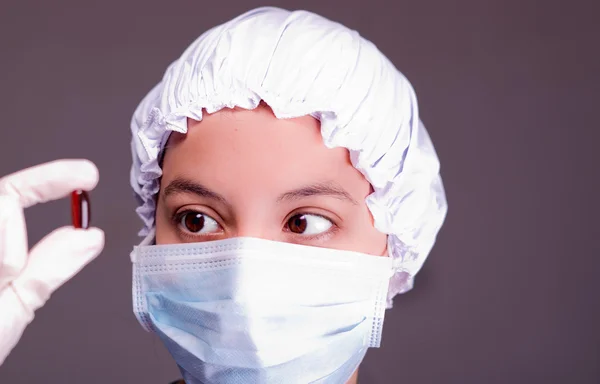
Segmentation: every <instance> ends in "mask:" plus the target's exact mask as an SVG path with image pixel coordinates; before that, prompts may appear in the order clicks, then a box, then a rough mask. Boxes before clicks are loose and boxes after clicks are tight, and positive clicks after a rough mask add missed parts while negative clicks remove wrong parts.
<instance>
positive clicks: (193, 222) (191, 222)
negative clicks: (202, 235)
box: [185, 213, 204, 232]
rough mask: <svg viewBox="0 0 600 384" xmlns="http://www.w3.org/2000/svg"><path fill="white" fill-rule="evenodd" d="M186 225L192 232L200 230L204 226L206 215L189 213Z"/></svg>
mask: <svg viewBox="0 0 600 384" xmlns="http://www.w3.org/2000/svg"><path fill="white" fill-rule="evenodd" d="M185 227H186V228H187V229H188V230H189V231H190V232H200V231H201V230H202V228H204V215H203V214H201V213H188V214H187V215H185Z"/></svg>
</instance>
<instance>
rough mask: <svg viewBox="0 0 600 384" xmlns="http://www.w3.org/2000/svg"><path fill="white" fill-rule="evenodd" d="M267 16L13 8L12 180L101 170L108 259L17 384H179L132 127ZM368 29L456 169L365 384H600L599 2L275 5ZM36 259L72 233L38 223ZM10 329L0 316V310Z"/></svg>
mask: <svg viewBox="0 0 600 384" xmlns="http://www.w3.org/2000/svg"><path fill="white" fill-rule="evenodd" d="M263 4H264V3H258V2H255V1H242V0H236V1H212V2H209V1H199V0H196V1H168V2H167V1H149V0H146V1H114V0H112V1H102V2H88V1H74V0H73V1H57V0H55V1H46V2H42V1H40V2H33V1H6V0H3V1H2V2H1V5H0V47H1V51H0V55H1V59H2V60H0V86H1V92H0V116H1V122H0V126H1V128H0V129H1V132H2V135H1V136H0V154H1V158H0V159H1V161H0V175H3V174H8V173H10V172H13V171H16V170H19V169H21V168H24V167H27V166H32V165H35V164H38V163H41V162H45V161H50V160H54V159H57V158H72V157H87V158H89V159H91V160H93V161H94V162H96V164H97V165H98V167H99V168H100V174H101V181H100V184H99V186H98V188H97V189H96V190H95V191H94V192H93V194H92V203H93V223H94V224H95V225H97V226H100V227H101V228H103V229H105V230H106V233H107V243H106V249H105V251H104V252H103V254H102V255H101V256H100V257H99V258H98V259H97V260H96V261H94V262H93V263H92V264H91V265H90V266H89V267H87V268H86V269H85V270H84V271H83V272H82V273H81V274H79V275H78V276H76V277H75V278H74V279H73V280H72V281H70V282H69V283H68V284H66V285H65V286H63V287H62V288H60V289H59V290H58V291H57V292H56V293H55V294H54V295H53V296H52V298H51V300H50V302H49V303H48V304H47V305H46V306H45V307H43V308H42V309H41V310H39V311H38V312H37V313H36V318H35V320H34V322H33V323H32V324H31V325H30V326H29V327H28V329H27V330H26V332H25V334H24V336H23V338H22V340H21V342H20V343H19V345H18V346H17V348H16V349H15V350H14V351H13V353H12V354H11V355H10V356H9V358H8V359H7V361H6V362H5V364H4V365H3V366H2V367H0V382H1V383H75V382H85V383H103V384H106V383H124V382H135V383H160V384H162V383H167V382H168V381H169V380H173V379H176V378H177V377H178V371H177V369H176V367H175V365H174V364H173V362H172V361H171V359H170V357H169V356H168V354H167V353H166V352H165V350H164V349H163V347H162V345H161V344H160V341H158V340H157V339H155V338H153V337H151V336H150V335H149V334H147V333H145V332H144V331H143V330H142V329H141V327H140V326H139V325H138V324H137V322H136V320H135V318H134V316H133V314H132V312H131V297H130V291H131V288H130V273H131V266H130V262H129V256H128V255H129V252H130V250H131V247H132V246H133V245H134V243H136V242H137V241H138V238H137V236H136V233H137V230H138V229H139V228H140V225H141V222H140V221H138V219H137V217H136V216H135V214H134V211H133V209H134V202H133V198H132V195H131V193H130V190H129V184H128V175H129V166H130V155H129V135H130V133H129V121H130V117H131V114H132V113H133V110H134V108H135V107H136V106H137V103H138V102H139V101H140V100H141V98H142V96H143V95H144V94H145V93H146V92H147V91H148V90H149V89H150V88H151V87H152V86H153V85H154V84H155V83H156V82H157V81H159V79H160V78H161V76H162V73H163V71H164V70H165V69H166V67H167V65H168V64H169V63H170V62H171V61H172V60H174V59H176V58H177V57H178V55H179V54H181V52H182V51H183V49H184V48H185V47H186V46H187V45H188V44H189V43H191V42H192V41H193V40H194V39H195V38H196V37H197V36H199V35H200V34H201V33H202V32H203V31H205V30H206V29H208V28H209V27H212V26H214V25H216V24H218V23H221V22H224V21H226V20H228V19H230V18H232V17H234V16H236V15H238V14H239V13H242V12H244V11H246V10H248V9H250V8H253V7H255V6H259V5H263ZM271 5H277V6H282V7H286V8H294V9H297V8H303V9H308V10H312V11H315V12H317V13H320V14H322V15H324V16H326V17H329V18H332V19H334V20H337V21H340V22H342V23H343V24H346V25H347V26H349V27H351V28H355V29H357V30H359V31H360V32H361V34H362V35H363V36H365V37H366V38H368V39H370V40H372V41H374V42H375V43H376V44H377V45H378V47H379V48H380V49H381V50H382V51H383V52H384V53H385V54H386V55H388V56H389V57H390V59H391V60H392V61H393V62H394V63H395V64H396V65H397V66H398V67H399V69H400V70H401V71H403V72H404V73H405V74H406V75H407V77H408V78H409V79H410V80H411V82H412V83H413V85H414V86H415V89H416V91H417V94H418V96H419V100H420V106H421V112H422V118H423V120H424V121H425V123H426V125H427V127H428V129H429V131H430V133H431V135H432V138H433V140H434V143H435V145H436V148H437V150H438V153H439V156H440V158H441V161H442V167H443V177H444V180H445V185H446V189H447V194H448V200H449V203H450V211H449V215H448V219H447V222H446V225H445V227H444V228H443V230H442V232H441V233H440V236H439V240H438V243H437V246H436V247H435V248H434V251H433V252H432V254H431V257H430V259H429V261H428V262H427V263H426V265H425V267H424V269H423V270H422V272H421V273H420V275H419V276H418V277H417V281H416V288H415V290H414V291H412V292H410V293H408V294H406V295H404V296H402V297H398V298H397V299H396V302H395V308H394V309H393V310H391V311H389V312H388V314H387V318H386V322H385V327H384V342H383V347H382V348H381V349H379V350H372V351H371V352H370V354H369V355H368V357H367V359H366V362H365V363H364V366H363V368H362V372H361V380H362V381H361V382H362V383H365V384H384V383H411V384H418V383H546V384H549V383H600V332H599V330H598V325H599V324H600V309H599V302H600V300H599V294H600V289H599V283H598V278H597V274H598V272H599V271H600V262H599V259H600V254H599V251H600V246H599V242H598V240H599V238H600V230H599V229H600V226H599V225H598V217H599V216H600V211H599V209H598V196H599V192H600V190H599V183H598V180H597V178H598V175H599V173H600V172H598V169H597V167H598V165H599V163H600V162H599V161H598V157H597V156H596V155H595V151H596V149H597V147H598V144H597V141H598V139H599V138H600V137H599V134H598V129H599V128H600V127H599V126H598V109H599V108H598V105H597V104H598V101H599V94H600V75H599V73H598V72H599V69H600V59H599V57H600V55H599V43H598V38H600V28H598V26H597V18H598V14H599V6H598V2H597V1H569V2H567V1H563V2H559V1H524V0H521V1H508V0H487V1H483V0H471V1H468V0H461V1H443V0H440V1H429V0H419V1H396V2H393V1H387V2H385V1H373V0H372V1H370V2H367V1H364V0H363V1H350V0H345V1H323V0H321V1H314V0H311V1H292V0H289V1H283V0H280V1H275V0H273V1H271ZM26 214H27V221H28V226H29V233H30V244H31V245H33V244H34V243H35V242H37V241H38V240H39V239H40V238H41V237H42V236H43V235H44V234H45V233H47V232H48V231H50V230H51V229H53V228H54V227H56V226H59V225H63V224H67V223H69V220H70V217H69V215H70V213H69V203H68V201H66V200H62V201H58V202H53V203H49V204H46V205H43V206H38V207H35V208H32V209H30V210H28V211H27V213H26ZM0 315H1V309H0Z"/></svg>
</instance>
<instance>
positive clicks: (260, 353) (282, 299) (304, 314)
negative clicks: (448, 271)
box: [132, 238, 393, 383]
mask: <svg viewBox="0 0 600 384" xmlns="http://www.w3.org/2000/svg"><path fill="white" fill-rule="evenodd" d="M132 261H133V262H134V292H133V294H134V310H135V313H136V316H137V317H138V319H139V321H140V323H141V324H142V325H143V326H144V327H145V328H146V329H147V330H150V331H154V332H156V333H157V334H158V335H159V337H161V339H162V340H163V342H164V343H165V345H166V346H167V348H168V349H169V351H170V352H171V354H172V355H173V356H174V358H175V360H176V361H177V363H178V365H179V366H180V369H181V370H182V373H183V374H184V377H187V378H188V381H189V380H192V379H193V378H195V379H196V382H199V383H203V382H210V383H213V382H219V383H279V382H281V383H292V382H298V383H309V382H319V383H341V382H342V381H339V380H343V379H341V378H343V377H346V375H348V376H347V377H350V376H351V374H352V373H353V371H354V369H356V367H357V366H358V364H359V363H360V360H362V357H363V356H364V353H366V349H367V348H368V347H378V346H379V343H380V338H381V331H382V326H383V315H384V310H385V298H386V292H387V287H388V283H389V278H390V276H391V275H392V274H393V268H392V260H391V259H390V258H387V257H378V256H372V255H364V254H360V253H355V252H348V251H339V250H333V249H328V248H316V247H306V246H300V245H294V244H288V243H280V242H273V241H268V240H262V239H255V238H234V239H227V240H220V241H214V242H206V243H194V244H173V245H151V246H140V247H136V248H135V249H134V252H133V253H132ZM240 378H243V380H241V381H240V380H239V379H240ZM198 380H200V381H198ZM190 382H194V381H193V380H192V381H190Z"/></svg>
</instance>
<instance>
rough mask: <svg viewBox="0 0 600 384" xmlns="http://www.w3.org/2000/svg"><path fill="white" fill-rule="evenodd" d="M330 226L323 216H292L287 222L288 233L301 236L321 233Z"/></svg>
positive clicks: (330, 223) (331, 224) (329, 222)
mask: <svg viewBox="0 0 600 384" xmlns="http://www.w3.org/2000/svg"><path fill="white" fill-rule="evenodd" d="M332 226H333V223H332V222H331V221H329V220H328V219H326V218H324V217H323V216H319V215H309V214H303V215H295V216H292V217H291V218H290V219H289V220H288V222H287V227H288V229H289V230H290V232H293V233H298V234H302V235H316V234H319V233H323V232H325V231H327V230H328V229H329V228H331V227H332Z"/></svg>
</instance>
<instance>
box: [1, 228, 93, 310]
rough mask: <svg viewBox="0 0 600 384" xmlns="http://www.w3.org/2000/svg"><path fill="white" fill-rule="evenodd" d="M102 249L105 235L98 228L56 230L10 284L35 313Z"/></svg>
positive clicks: (46, 238) (33, 253)
mask: <svg viewBox="0 0 600 384" xmlns="http://www.w3.org/2000/svg"><path fill="white" fill-rule="evenodd" d="M102 248H104V232H103V231H102V230H100V229H98V228H90V229H75V228H73V227H63V228H59V229H57V230H55V231H53V232H51V233H50V234H49V235H47V236H46V237H44V238H43V239H42V240H40V242H39V243H37V244H36V245H35V246H34V247H33V248H32V249H31V251H30V253H29V258H28V260H27V265H26V266H25V268H24V269H23V271H22V273H21V274H20V275H19V276H18V277H17V278H16V279H15V280H13V282H12V286H13V289H14V290H15V292H16V294H17V295H18V296H19V299H20V300H21V302H22V303H23V305H24V306H25V307H26V308H27V309H28V310H30V311H31V312H33V311H35V310H36V309H38V308H39V307H41V306H42V305H44V303H46V301H47V300H48V298H49V297H50V295H51V294H52V293H53V292H54V291H55V290H56V289H57V288H58V287H60V286H61V285H62V284H64V283H65V282H66V281H67V280H69V279H70V278H71V277H73V276H75V274H77V272H79V271H80V270H81V269H82V268H83V267H84V266H85V265H87V264H88V263H89V262H90V261H92V260H93V259H94V258H95V257H96V256H98V255H99V254H100V252H101V251H102Z"/></svg>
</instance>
